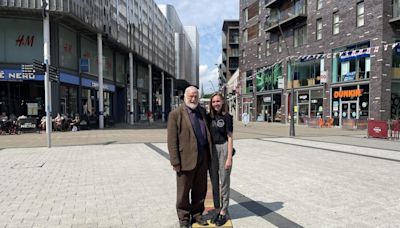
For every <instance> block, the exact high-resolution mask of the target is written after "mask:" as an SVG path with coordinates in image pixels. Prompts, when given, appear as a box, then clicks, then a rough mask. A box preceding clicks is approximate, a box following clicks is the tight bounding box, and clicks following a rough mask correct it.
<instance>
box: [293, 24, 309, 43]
mask: <svg viewBox="0 0 400 228" xmlns="http://www.w3.org/2000/svg"><path fill="white" fill-rule="evenodd" d="M306 41H307V25H304V26H302V27H300V28H297V29H295V30H294V47H299V46H301V45H303V44H306Z"/></svg>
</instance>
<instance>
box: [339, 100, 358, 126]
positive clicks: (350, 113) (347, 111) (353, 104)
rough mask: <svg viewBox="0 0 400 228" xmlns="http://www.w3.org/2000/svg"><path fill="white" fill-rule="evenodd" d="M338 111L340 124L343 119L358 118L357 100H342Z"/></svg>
mask: <svg viewBox="0 0 400 228" xmlns="http://www.w3.org/2000/svg"><path fill="white" fill-rule="evenodd" d="M340 113H341V116H340V117H341V119H342V124H343V120H344V119H349V120H350V119H358V116H359V111H358V106H357V101H342V105H341V110H340Z"/></svg>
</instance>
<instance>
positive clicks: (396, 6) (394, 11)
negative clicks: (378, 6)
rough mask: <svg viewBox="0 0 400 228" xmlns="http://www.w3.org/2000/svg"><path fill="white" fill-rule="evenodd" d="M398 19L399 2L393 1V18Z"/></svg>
mask: <svg viewBox="0 0 400 228" xmlns="http://www.w3.org/2000/svg"><path fill="white" fill-rule="evenodd" d="M396 17H400V0H393V18H396Z"/></svg>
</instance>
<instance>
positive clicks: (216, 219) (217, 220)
mask: <svg viewBox="0 0 400 228" xmlns="http://www.w3.org/2000/svg"><path fill="white" fill-rule="evenodd" d="M227 221H228V218H227V217H226V215H221V214H216V215H214V216H213V217H212V218H211V220H210V222H211V223H213V224H215V225H216V226H223V225H224V224H225V223H226V222H227Z"/></svg>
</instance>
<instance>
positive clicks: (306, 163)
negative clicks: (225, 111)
mask: <svg viewBox="0 0 400 228" xmlns="http://www.w3.org/2000/svg"><path fill="white" fill-rule="evenodd" d="M355 138H356V137H353V139H355ZM324 139H326V138H324V137H321V139H319V138H318V137H315V136H314V137H302V138H295V139H293V138H286V137H268V138H258V139H238V140H236V141H235V148H236V150H237V155H235V157H234V163H233V171H232V186H231V187H232V191H231V206H230V208H229V210H230V216H231V218H232V224H233V227H244V228H247V227H398V226H399V224H400V199H399V196H400V178H399V173H400V151H398V150H396V149H379V148H376V147H374V146H373V145H374V144H375V141H374V140H371V139H370V140H367V139H366V142H368V143H369V144H370V145H356V146H353V145H351V144H349V143H347V144H341V143H332V142H326V140H325V142H324ZM387 144H388V145H389V144H390V146H389V148H396V145H399V142H387ZM369 147H370V148H369ZM397 148H398V149H400V147H397ZM166 151H167V146H166V143H151V142H147V143H130V144H109V145H80V146H62V147H53V148H50V149H48V148H43V147H35V148H5V149H1V150H0V227H2V228H3V227H4V228H11V227H18V228H20V227H21V228H24V227H72V228H78V227H79V228H80V227H138V228H142V227H149V228H150V227H178V221H177V217H176V212H175V191H176V186H175V184H176V183H175V175H174V173H173V171H172V169H171V166H170V164H169V161H168V160H167V158H168V154H167V152H166Z"/></svg>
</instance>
